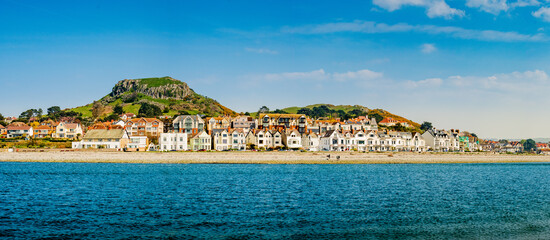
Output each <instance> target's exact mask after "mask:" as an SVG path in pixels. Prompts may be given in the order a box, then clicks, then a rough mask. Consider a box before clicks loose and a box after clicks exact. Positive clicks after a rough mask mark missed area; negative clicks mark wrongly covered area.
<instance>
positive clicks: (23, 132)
mask: <svg viewBox="0 0 550 240" xmlns="http://www.w3.org/2000/svg"><path fill="white" fill-rule="evenodd" d="M33 134H34V131H33V129H32V127H31V126H29V125H27V124H19V125H16V124H10V125H8V127H6V137H7V138H15V137H32V136H33Z"/></svg>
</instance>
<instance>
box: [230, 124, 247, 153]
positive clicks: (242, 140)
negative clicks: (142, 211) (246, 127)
mask: <svg viewBox="0 0 550 240" xmlns="http://www.w3.org/2000/svg"><path fill="white" fill-rule="evenodd" d="M229 137H230V141H229V143H230V145H231V149H235V150H246V134H245V133H244V131H243V130H242V129H233V130H231V131H230V132H229Z"/></svg>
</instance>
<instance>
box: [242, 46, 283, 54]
mask: <svg viewBox="0 0 550 240" xmlns="http://www.w3.org/2000/svg"><path fill="white" fill-rule="evenodd" d="M244 50H246V51H247V52H253V53H259V54H272V55H276V54H279V52H277V51H274V50H270V49H267V48H245V49H244Z"/></svg>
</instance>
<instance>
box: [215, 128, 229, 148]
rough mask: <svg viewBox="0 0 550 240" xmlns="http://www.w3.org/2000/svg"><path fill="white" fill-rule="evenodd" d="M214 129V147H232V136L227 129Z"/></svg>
mask: <svg viewBox="0 0 550 240" xmlns="http://www.w3.org/2000/svg"><path fill="white" fill-rule="evenodd" d="M211 131H212V145H213V146H212V149H213V150H216V151H224V150H229V149H231V142H230V141H231V137H230V136H229V133H228V132H227V130H225V129H213V130H211Z"/></svg>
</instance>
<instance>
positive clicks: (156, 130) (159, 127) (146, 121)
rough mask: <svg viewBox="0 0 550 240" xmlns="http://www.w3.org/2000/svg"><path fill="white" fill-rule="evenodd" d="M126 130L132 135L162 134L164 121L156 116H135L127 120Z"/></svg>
mask: <svg viewBox="0 0 550 240" xmlns="http://www.w3.org/2000/svg"><path fill="white" fill-rule="evenodd" d="M126 131H128V134H129V135H130V136H160V134H161V133H163V132H164V123H163V122H162V121H161V120H159V119H156V118H135V119H130V120H128V121H126Z"/></svg>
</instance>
